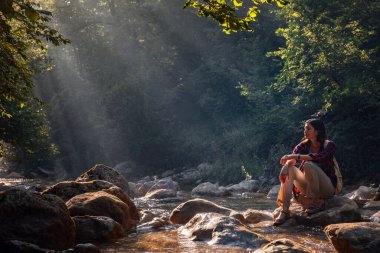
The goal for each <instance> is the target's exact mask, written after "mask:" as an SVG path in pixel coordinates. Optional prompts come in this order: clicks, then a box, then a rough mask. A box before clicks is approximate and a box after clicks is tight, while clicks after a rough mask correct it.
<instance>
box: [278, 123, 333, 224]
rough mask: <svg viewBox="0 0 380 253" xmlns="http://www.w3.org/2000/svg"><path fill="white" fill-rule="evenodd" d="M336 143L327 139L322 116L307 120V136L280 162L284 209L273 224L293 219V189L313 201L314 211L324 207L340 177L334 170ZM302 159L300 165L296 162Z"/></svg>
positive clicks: (295, 192)
mask: <svg viewBox="0 0 380 253" xmlns="http://www.w3.org/2000/svg"><path fill="white" fill-rule="evenodd" d="M334 154H335V144H334V143H333V142H332V141H329V140H327V134H326V130H325V125H324V124H323V122H322V121H321V120H319V119H309V120H307V121H306V122H305V130H304V138H303V139H302V141H301V142H300V143H299V144H298V145H297V146H296V147H295V148H294V150H293V153H292V154H289V155H284V156H283V157H282V158H281V160H280V163H281V165H283V167H282V170H281V172H280V176H279V178H280V181H281V188H280V193H279V197H278V199H277V204H278V205H279V206H280V207H281V212H280V214H279V215H278V217H277V218H276V219H275V220H274V223H273V225H274V226H278V225H281V224H283V223H284V222H285V221H286V220H287V219H288V218H289V206H290V200H291V198H292V192H293V195H294V197H295V198H296V199H297V198H299V197H300V196H302V197H304V198H306V199H308V200H309V201H308V202H309V203H311V204H310V205H309V206H308V207H307V208H306V210H304V211H305V212H306V213H308V214H313V213H316V212H318V211H321V210H323V209H324V200H325V199H327V198H330V197H332V196H333V195H334V194H335V187H336V185H337V177H336V176H335V169H334V161H333V159H334ZM299 161H301V165H300V167H299V168H297V167H296V166H295V165H296V163H297V162H299Z"/></svg>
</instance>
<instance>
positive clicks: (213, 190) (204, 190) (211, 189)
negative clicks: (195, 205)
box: [191, 182, 231, 197]
mask: <svg viewBox="0 0 380 253" xmlns="http://www.w3.org/2000/svg"><path fill="white" fill-rule="evenodd" d="M230 194H231V193H230V192H229V191H228V190H227V188H226V187H223V186H219V184H218V183H216V184H213V183H210V182H205V183H202V184H200V185H198V186H197V187H195V188H194V189H193V190H192V191H191V196H210V197H221V196H228V195H230Z"/></svg>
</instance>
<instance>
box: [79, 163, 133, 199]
mask: <svg viewBox="0 0 380 253" xmlns="http://www.w3.org/2000/svg"><path fill="white" fill-rule="evenodd" d="M92 180H104V181H108V182H110V183H113V184H114V185H116V186H119V187H120V188H121V189H123V190H125V191H126V192H127V193H128V194H129V185H128V182H127V180H126V179H125V178H124V177H123V176H122V175H121V174H120V173H119V172H117V171H116V170H114V169H112V168H111V167H108V166H106V165H104V164H96V165H95V166H94V167H92V168H91V169H89V170H88V171H86V172H85V173H83V174H82V175H80V176H79V177H78V178H77V179H76V180H75V181H77V182H88V181H92Z"/></svg>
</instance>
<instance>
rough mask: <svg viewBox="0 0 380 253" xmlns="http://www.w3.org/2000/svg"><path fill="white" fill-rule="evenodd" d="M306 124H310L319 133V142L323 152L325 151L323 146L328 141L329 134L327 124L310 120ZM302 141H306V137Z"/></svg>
mask: <svg viewBox="0 0 380 253" xmlns="http://www.w3.org/2000/svg"><path fill="white" fill-rule="evenodd" d="M305 124H310V125H311V126H312V127H313V128H314V129H315V130H316V131H318V136H317V141H318V142H319V143H320V144H321V150H323V149H324V148H323V144H324V143H325V140H327V133H326V128H325V124H324V123H323V121H322V120H320V119H308V120H306V121H305ZM302 140H306V139H305V137H304V138H303V139H302Z"/></svg>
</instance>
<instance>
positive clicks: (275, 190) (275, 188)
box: [267, 185, 281, 199]
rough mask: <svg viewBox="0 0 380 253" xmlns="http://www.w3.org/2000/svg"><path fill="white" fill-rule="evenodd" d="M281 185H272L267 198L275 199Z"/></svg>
mask: <svg viewBox="0 0 380 253" xmlns="http://www.w3.org/2000/svg"><path fill="white" fill-rule="evenodd" d="M280 187H281V185H275V186H273V187H272V188H271V189H270V191H269V192H268V195H267V198H269V199H277V196H278V192H279V191H280Z"/></svg>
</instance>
